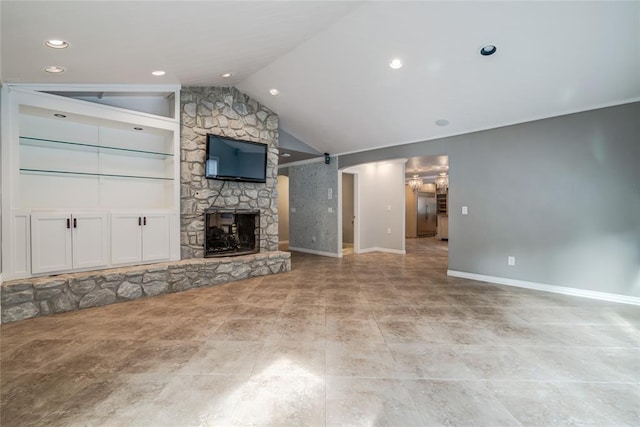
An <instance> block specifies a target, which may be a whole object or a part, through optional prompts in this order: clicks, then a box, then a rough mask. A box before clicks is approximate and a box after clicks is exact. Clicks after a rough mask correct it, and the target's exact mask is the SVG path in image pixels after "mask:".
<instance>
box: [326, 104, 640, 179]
mask: <svg viewBox="0 0 640 427" xmlns="http://www.w3.org/2000/svg"><path fill="white" fill-rule="evenodd" d="M638 101H640V96H637V97H633V98H627V99H622V100H619V101H613V102H604V103H602V104H596V105H594V106H591V107H587V108H573V109H570V110H566V111H562V112H559V113H554V114H541V115H538V116H533V117H531V118H528V119H524V120H512V121H508V122H502V123H499V124H497V125H492V126H485V127H478V128H473V129H469V130H462V131H459V132H450V133H445V134H441V135H437V136H432V137H429V138H425V139H419V140H413V141H404V142H398V143H394V144H386V145H377V146H375V147H369V148H362V149H359V150H352V151H345V152H342V153H338V154H336V156H346V155H349V154H357V153H365V152H367V151H376V150H380V149H383V148H392V147H398V146H401V145H409V144H418V143H420V142H427V141H433V140H436V139H444V138H451V137H453V136H460V135H467V134H470V133H476V132H484V131H487V130H492V129H499V128H503V127H507V126H514V125H520V124H523V123H530V122H537V121H538V120H546V119H553V118H555V117H562V116H568V115H570V114H577V113H585V112H587V111H593V110H600V109H602V108H609V107H617V106H618V105H625V104H632V103H634V102H638ZM381 161H383V160H371V161H368V162H366V163H376V162H381ZM352 166H357V165H352ZM349 167H351V166H349Z"/></svg>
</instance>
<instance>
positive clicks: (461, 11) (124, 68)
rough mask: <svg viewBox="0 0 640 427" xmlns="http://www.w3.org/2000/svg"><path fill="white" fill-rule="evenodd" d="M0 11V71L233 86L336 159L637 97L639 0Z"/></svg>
mask: <svg viewBox="0 0 640 427" xmlns="http://www.w3.org/2000/svg"><path fill="white" fill-rule="evenodd" d="M0 19H1V33H0V37H1V41H2V44H1V46H2V52H1V55H0V58H1V65H0V73H1V74H0V79H2V81H3V82H11V83H97V84H109V83H117V84H123V83H131V84H182V85H235V86H237V87H238V88H239V89H241V90H242V91H244V92H246V93H248V94H249V95H250V96H253V97H254V98H256V99H258V100H259V101H261V102H263V103H264V104H266V105H267V106H269V107H271V108H272V109H273V110H275V111H276V112H277V113H278V114H279V115H280V119H281V127H282V128H283V129H285V130H286V131H287V132H289V133H290V134H291V135H293V136H295V137H297V138H298V139H300V140H302V141H304V142H306V143H307V144H309V145H311V146H312V147H314V148H316V149H317V150H319V151H320V152H330V153H332V154H340V153H347V152H354V151H360V150H366V149H371V148H376V147H383V146H391V145H397V144H402V143H407V142H413V141H422V140H428V139H433V138H437V137H442V136H447V135H454V134H460V133H465V132H471V131H475V130H481V129H488V128H493V127H498V126H502V125H506V124H512V123H519V122H525V121H530V120H535V119H539V118H543V117H551V116H557V115H562V114H567V113H571V112H576V111H583V110H589V109H593V108H597V107H601V106H606V105H614V104H619V103H624V102H630V101H633V100H638V99H640V2H637V1H629V2H610V1H602V2H597V1H596V2H559V1H554V2H537V1H532V2H482V1H473V2H397V1H380V2H346V1H345V2H340V1H334V2H329V1H327V2H314V1H309V2H306V1H305V2H276V1H259V2H213V1H157V2H156V1H137V2H129V1H108V2H99V1H85V2H73V1H66V2H65V1H43V2H37V1H7V0H4V1H2V2H0ZM51 38H60V39H64V40H67V41H69V42H70V44H71V46H70V47H69V48H68V49H49V48H47V47H45V46H44V45H43V42H44V41H45V40H47V39H51ZM489 43H490V44H494V45H495V46H497V52H496V53H495V54H494V55H492V56H481V55H480V54H479V50H480V48H481V47H482V46H483V45H485V44H489ZM394 58H399V59H400V60H401V61H402V63H403V66H402V68H400V69H397V70H394V69H392V68H390V67H389V62H390V61H391V60H392V59H394ZM48 65H59V66H64V67H65V68H66V71H65V72H64V73H61V74H57V75H53V74H47V73H45V72H43V68H44V67H45V66H48ZM153 70H164V71H166V75H164V76H162V77H154V76H152V75H151V71H153ZM227 72H229V73H233V75H232V76H231V77H228V78H224V77H222V76H221V75H222V74H223V73H227ZM272 88H276V89H278V91H279V95H278V96H272V95H270V94H269V90H270V89H272ZM438 120H446V121H447V122H448V125H446V126H439V125H438V124H436V122H437V121H438Z"/></svg>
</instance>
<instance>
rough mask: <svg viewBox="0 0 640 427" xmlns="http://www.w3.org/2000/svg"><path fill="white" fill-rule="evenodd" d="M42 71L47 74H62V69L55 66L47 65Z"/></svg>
mask: <svg viewBox="0 0 640 427" xmlns="http://www.w3.org/2000/svg"><path fill="white" fill-rule="evenodd" d="M44 71H46V72H47V73H53V74H57V73H64V67H59V66H57V65H49V66H48V67H44Z"/></svg>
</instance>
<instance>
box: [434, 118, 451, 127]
mask: <svg viewBox="0 0 640 427" xmlns="http://www.w3.org/2000/svg"><path fill="white" fill-rule="evenodd" d="M436 125H438V126H449V120H447V119H439V120H436Z"/></svg>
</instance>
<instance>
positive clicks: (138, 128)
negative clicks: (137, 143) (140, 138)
mask: <svg viewBox="0 0 640 427" xmlns="http://www.w3.org/2000/svg"><path fill="white" fill-rule="evenodd" d="M133 130H144V129H142V128H140V127H135V128H133Z"/></svg>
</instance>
